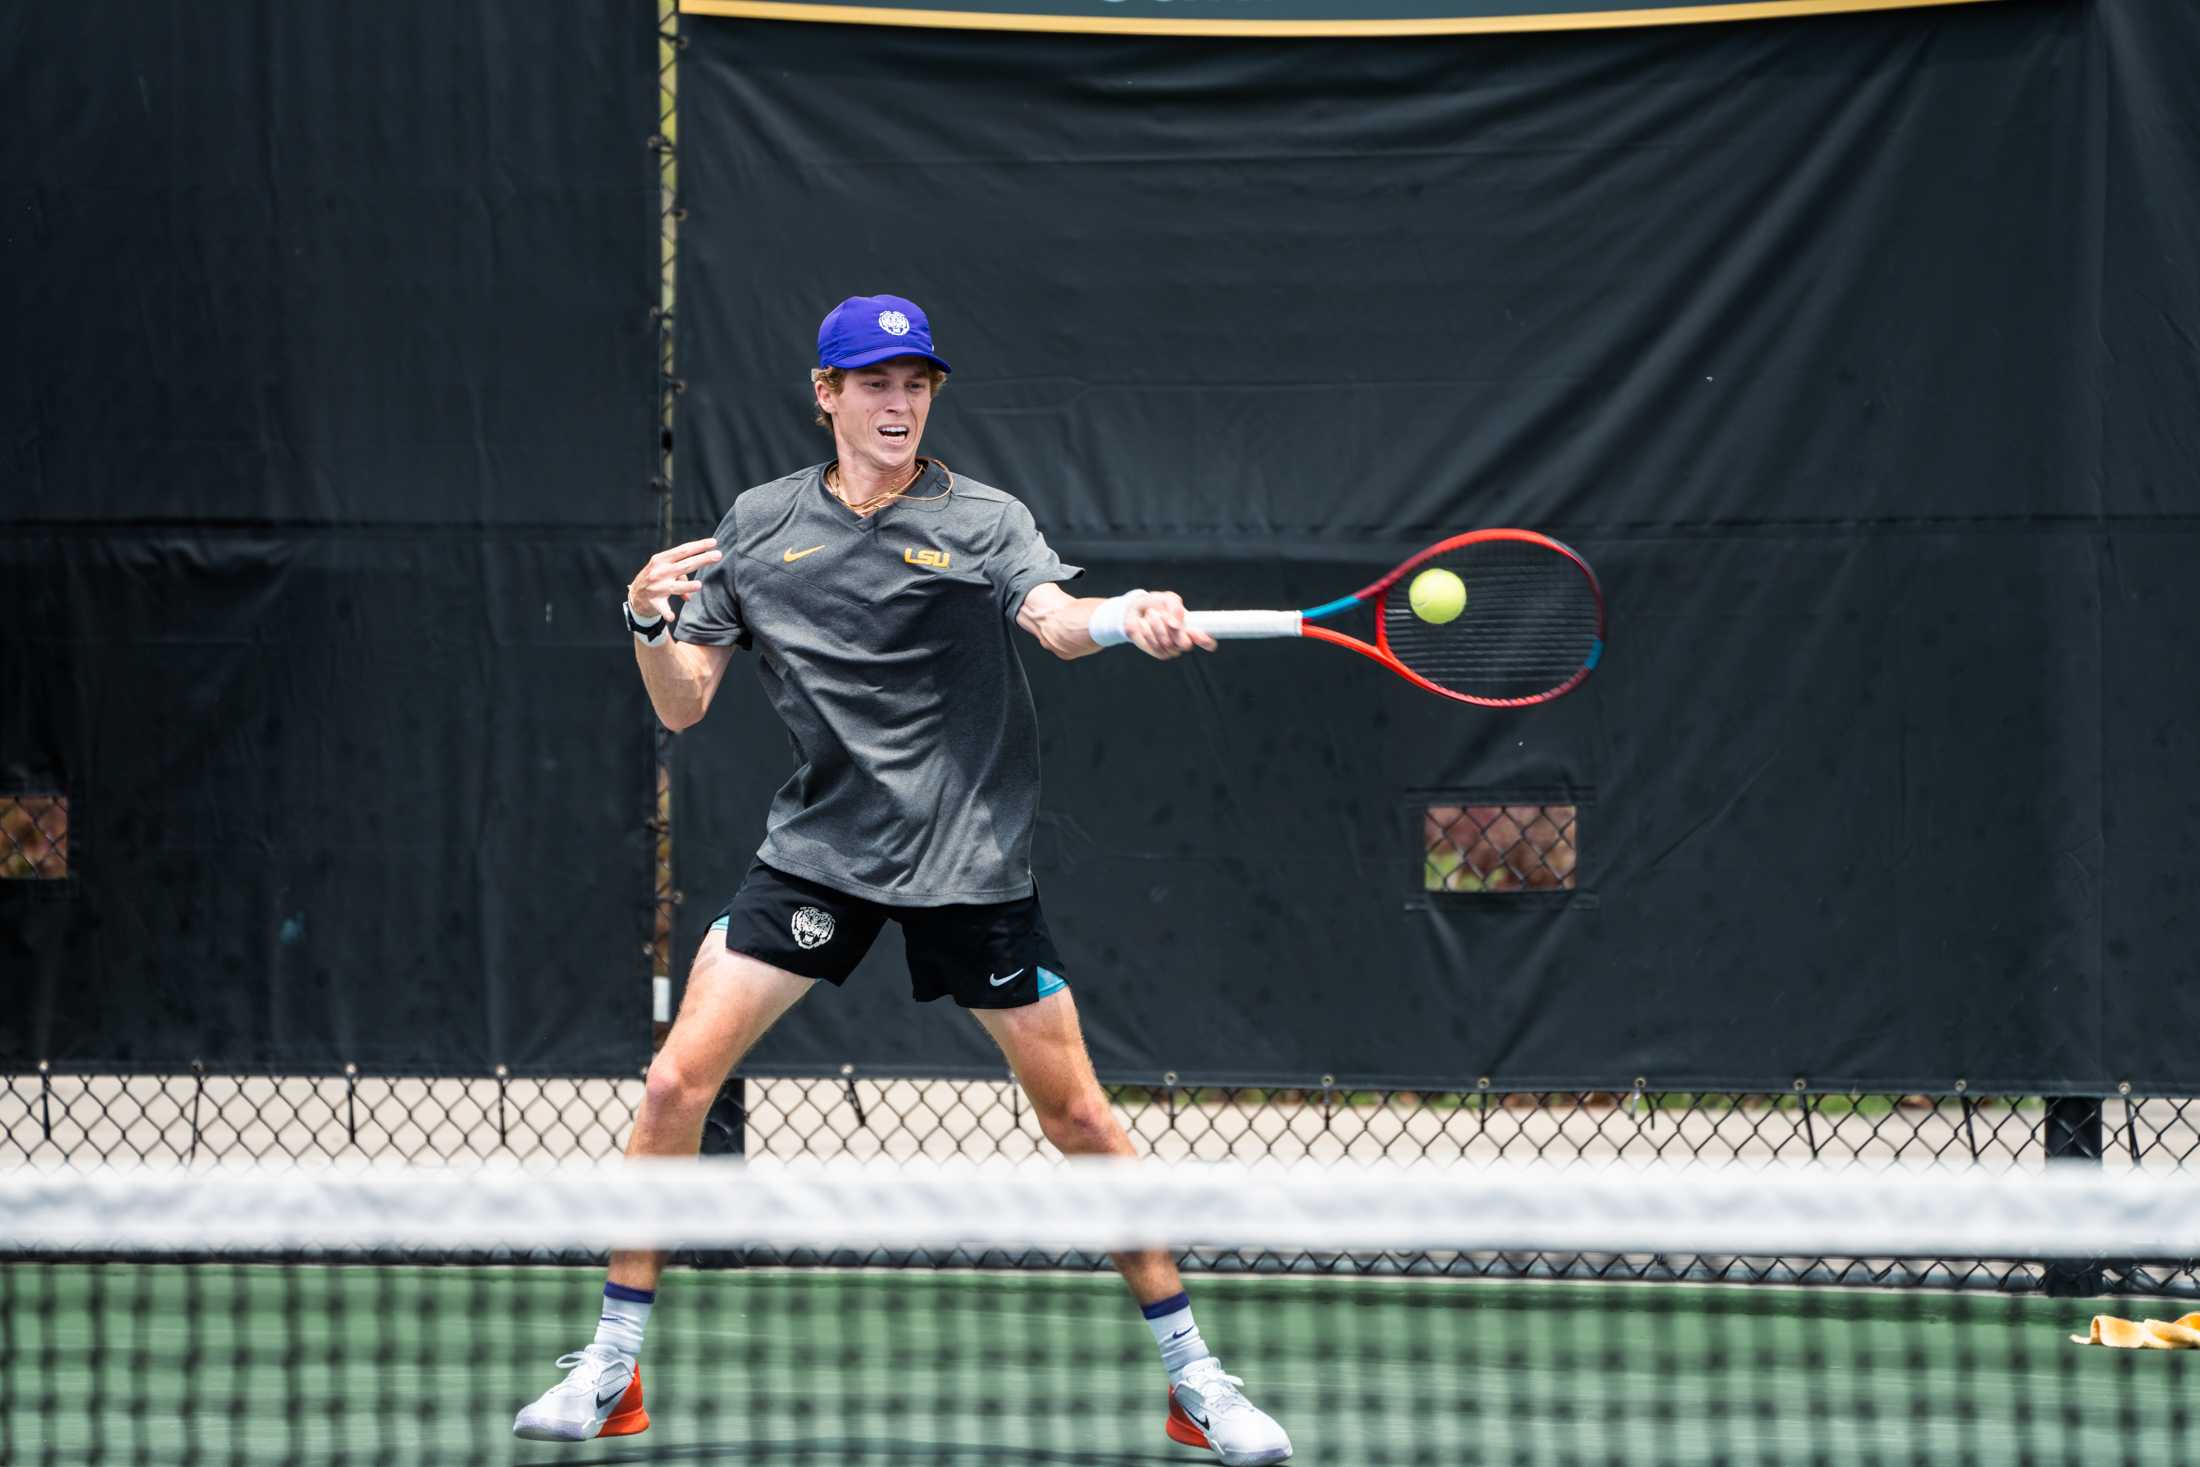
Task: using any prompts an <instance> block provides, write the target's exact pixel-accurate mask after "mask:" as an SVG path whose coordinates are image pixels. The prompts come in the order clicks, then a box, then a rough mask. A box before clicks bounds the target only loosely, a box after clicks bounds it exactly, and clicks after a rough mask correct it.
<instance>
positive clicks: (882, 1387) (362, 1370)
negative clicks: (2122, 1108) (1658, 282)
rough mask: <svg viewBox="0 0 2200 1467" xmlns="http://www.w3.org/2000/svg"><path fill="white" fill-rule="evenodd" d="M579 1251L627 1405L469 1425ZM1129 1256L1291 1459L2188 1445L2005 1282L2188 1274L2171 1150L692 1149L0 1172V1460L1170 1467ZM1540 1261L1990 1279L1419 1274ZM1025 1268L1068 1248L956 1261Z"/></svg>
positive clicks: (2136, 1377) (556, 1303)
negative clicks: (622, 1410)
mask: <svg viewBox="0 0 2200 1467" xmlns="http://www.w3.org/2000/svg"><path fill="white" fill-rule="evenodd" d="M611 1246H626V1247H663V1248H670V1249H674V1250H677V1251H679V1252H681V1253H683V1254H688V1255H693V1256H697V1257H700V1258H701V1259H702V1260H704V1261H706V1262H708V1263H711V1264H714V1265H718V1266H714V1267H702V1268H689V1269H683V1270H678V1271H675V1272H674V1273H672V1274H670V1275H668V1277H667V1279H666V1282H665V1285H664V1288H663V1291H662V1294H661V1296H660V1301H659V1305H658V1308H657V1310H656V1313H655V1316H654V1318H653V1319H652V1320H651V1322H650V1325H649V1339H648V1343H647V1346H646V1348H645V1350H644V1352H643V1357H642V1368H643V1374H644V1379H645V1384H646V1402H647V1409H648V1412H649V1415H650V1417H651V1421H652V1424H651V1427H650V1429H649V1431H648V1432H647V1433H646V1434H643V1435H639V1436H630V1437H622V1438H618V1439H616V1440H610V1439H603V1440H598V1441H594V1442H588V1443H580V1444H572V1445H545V1444H538V1443H530V1442H519V1441H515V1440H513V1439H512V1437H511V1435H510V1427H511V1422H512V1417H513V1415H514V1413H515V1412H516V1411H517V1409H518V1408H519V1407H520V1406H522V1405H524V1404H525V1403H526V1402H527V1401H529V1400H530V1399H532V1398H533V1397H534V1396H536V1395H537V1394H539V1393H540V1392H541V1391H543V1390H544V1389H546V1388H547V1387H548V1386H550V1385H551V1384H553V1383H555V1381H556V1380H557V1379H558V1377H559V1375H560V1374H561V1373H562V1372H560V1371H559V1370H558V1369H557V1368H556V1366H555V1365H554V1363H553V1362H554V1361H555V1360H556V1359H557V1358H558V1357H559V1356H560V1355H561V1354H562V1353H563V1352H566V1351H571V1350H577V1349H578V1348H580V1346H581V1345H582V1344H583V1343H585V1342H586V1341H587V1339H588V1338H589V1336H590V1334H591V1333H592V1331H593V1328H594V1323H595V1314H596V1305H597V1301H598V1298H599V1295H600V1288H599V1285H600V1282H601V1268H600V1263H599V1262H598V1260H600V1258H601V1256H602V1254H603V1251H604V1250H605V1249H607V1248H608V1247H611ZM1142 1246H1167V1247H1170V1248H1171V1249H1173V1250H1175V1251H1177V1252H1178V1253H1179V1255H1180V1256H1181V1257H1183V1258H1184V1259H1185V1260H1187V1261H1190V1262H1194V1263H1205V1264H1213V1263H1214V1262H1216V1261H1217V1260H1223V1259H1229V1260H1236V1261H1237V1263H1238V1264H1239V1265H1240V1266H1239V1267H1237V1268H1236V1269H1235V1270H1233V1271H1218V1270H1215V1269H1212V1268H1209V1269H1208V1270H1206V1271H1203V1272H1201V1273H1199V1274H1197V1275H1195V1276H1194V1277H1193V1278H1192V1282H1191V1293H1192V1300H1193V1307H1194V1309H1195V1311H1196V1314H1197V1318H1198V1321H1199V1324H1200V1327H1201V1330H1202V1333H1203V1335H1204V1337H1205V1339H1206V1340H1207V1342H1208V1343H1209V1344H1210V1345H1212V1346H1213V1347H1214V1349H1215V1350H1216V1352H1217V1354H1218V1355H1219V1356H1220V1357H1221V1359H1222V1361H1223V1363H1224V1365H1225V1366H1226V1367H1227V1368H1228V1370H1230V1371H1231V1372H1232V1373H1233V1374H1236V1375H1238V1376H1240V1377H1242V1378H1243V1380H1244V1382H1245V1388H1246V1391H1247V1393H1248V1395H1250V1396H1251V1397H1252V1399H1253V1400H1254V1401H1255V1402H1256V1403H1257V1404H1259V1405H1260V1406H1261V1407H1263V1408H1264V1409H1266V1410H1267V1411H1269V1412H1271V1413H1272V1414H1273V1415H1274V1416H1275V1417H1276V1418H1277V1419H1278V1420H1279V1421H1281V1422H1282V1423H1283V1425H1284V1426H1285V1427H1286V1429H1288V1431H1289V1432H1290V1434H1291V1436H1292V1439H1293V1442H1294V1445H1295V1447H1296V1453H1295V1455H1294V1457H1293V1458H1292V1460H1294V1461H1296V1462H1300V1463H1307V1464H1317V1463H1318V1464H1370V1467H1381V1464H1392V1463H1426V1464H1437V1463H1442V1464H1453V1463H1478V1462H1490V1463H1499V1462H1502V1463H1529V1464H1551V1467H1558V1464H1589V1463H1603V1462H1630V1463H1632V1462H1654V1463H1735V1464H1740V1463H1774V1462H1778V1463H1781V1464H1783V1467H1785V1464H1792V1463H1798V1462H1801V1463H1851V1462H1854V1463H1897V1462H1899V1463H1910V1462H1928V1461H1929V1462H1931V1463H1933V1464H1935V1467H1943V1464H1949V1463H1970V1462H1976V1463H1989V1462H1991V1463H1996V1464H2001V1463H2009V1462H2038V1463H2053V1462H2071V1463H2076V1462H2080V1461H2083V1462H2085V1463H2087V1464H2088V1467H2097V1464H2102V1463H2112V1462H2130V1463H2138V1462H2146V1463H2149V1464H2159V1463H2162V1462H2174V1461H2191V1460H2194V1459H2195V1454H2196V1449H2200V1430H2196V1429H2195V1426H2194V1421H2193V1411H2192V1405H2191V1402H2192V1401H2193V1399H2194V1397H2195V1393H2196V1388H2200V1374H2193V1371H2195V1370H2196V1369H2200V1363H2196V1362H2200V1356H2195V1355H2188V1354H2183V1353H2178V1352H2176V1351H2172V1350H2146V1351H2120V1350H2110V1349H2101V1348H2090V1347H2081V1346H2079V1345H2077V1344H2075V1343H2073V1342H2072V1341H2071V1339H2070V1338H2069V1337H2070V1336H2071V1335H2073V1334H2086V1333H2087V1332H2088V1330H2089V1323H2090V1318H2091V1316H2092V1315H2094V1314H2096V1313H2114V1314H2119V1315H2130V1314H2138V1315H2153V1316H2159V1317H2169V1316H2174V1315H2177V1314H2179V1313H2181V1312H2182V1310H2181V1309H2180V1308H2179V1307H2177V1306H2167V1305H2161V1306H2157V1305H2153V1304H2151V1302H2150V1301H2147V1300H2135V1299H2131V1298H2120V1299H2118V1300H2117V1301H2115V1303H2114V1304H2113V1305H2097V1304H2094V1303H2090V1302H2088V1301H2087V1300H2084V1299H2069V1298H2056V1297H2049V1296H2048V1295H2047V1294H2046V1293H2045V1292H2044V1291H2043V1285H2044V1284H2045V1283H2046V1282H2047V1281H2049V1280H2051V1279H2053V1278H2055V1277H2064V1278H2068V1277H2080V1278H2082V1277H2085V1276H2087V1275H2086V1269H2088V1268H2092V1267H2097V1266H2099V1265H2100V1264H2102V1263H2103V1262H2104V1261H2113V1262H2115V1263H2117V1264H2118V1265H2120V1266H2121V1265H2129V1264H2132V1263H2134V1262H2144V1261H2155V1262H2159V1263H2164V1264H2171V1265H2181V1264H2185V1263H2187V1262H2188V1261H2189V1260H2191V1259H2193V1258H2195V1257H2200V1184H2196V1183H2194V1182H2189V1181H2181V1180H2179V1179H2177V1178H2175V1177H2171V1178H2155V1177H2143V1176H2138V1175H2125V1176H2114V1175H2104V1174H2102V1173H2100V1172H2099V1171H2097V1170H2077V1171H2071V1172H2056V1171H2051V1172H2048V1173H2045V1174H2037V1173H2035V1174H2030V1175H2017V1176H2012V1175H2006V1174H2004V1175H1999V1176H1993V1177H1988V1176H1981V1175H1977V1174H1970V1173H1947V1172H1931V1173H1896V1174H1885V1175H1879V1176H1873V1177H1859V1176H1856V1175H1853V1174H1847V1175H1833V1174H1825V1173H1811V1172H1785V1171H1772V1172H1750V1173H1737V1172H1726V1171H1692V1172H1681V1173H1666V1172H1640V1171H1588V1170H1569V1171H1565V1172H1558V1173H1551V1172H1542V1171H1536V1170H1532V1169H1499V1170H1494V1171H1476V1172H1466V1171H1459V1172H1442V1173H1430V1172H1405V1171H1350V1172H1315V1173H1310V1172H1306V1171H1303V1170H1283V1171H1263V1170H1259V1169H1225V1170H1209V1169H1204V1168H1187V1167H1175V1168H1169V1169H1161V1170H1157V1169H1153V1168H1149V1167H1143V1166H1112V1165H1111V1166H1070V1167H1054V1168H1043V1169H1033V1168H1015V1169H1009V1170H1002V1169H998V1168H985V1167H964V1168H953V1169H942V1170H930V1169H906V1170H895V1171H887V1172H881V1171H878V1170H875V1169H861V1168H858V1169H846V1168H818V1169H812V1170H795V1169H785V1170H772V1169H766V1168H760V1167H742V1166H740V1165H738V1164H704V1165H687V1166H676V1167H623V1168H591V1169H582V1170H573V1169H560V1170H556V1171H550V1172H534V1171H456V1170H450V1171H444V1170H407V1171H379V1170H375V1171H364V1172H350V1173H337V1172H323V1173H315V1172H287V1173H273V1172H266V1173H263V1172H254V1171H218V1172H210V1173H190V1172H125V1173H116V1174H99V1175H92V1176H77V1175H50V1174H34V1173H25V1172H17V1173H12V1174H0V1462H5V1463H9V1464H29V1463H72V1464H73V1463H200V1462H204V1463H238V1464H246V1463H249V1464H260V1463H269V1464H272V1463H338V1462H346V1463H364V1462H377V1463H382V1462H437V1463H440V1462H453V1463H457V1462H465V1463H482V1462H522V1463H524V1462H546V1463H547V1462H564V1463H569V1464H574V1467H579V1464H583V1463H586V1464H590V1467H595V1464H603V1463H623V1462H649V1461H666V1462H715V1461H726V1462H825V1461H831V1462H836V1463H845V1462H854V1463H882V1464H883V1463H895V1464H905V1463H915V1464H946V1463H985V1464H999V1463H1012V1462H1033V1463H1151V1464H1159V1463H1165V1462H1168V1461H1185V1462H1196V1461H1199V1460H1202V1459H1203V1458H1204V1459H1205V1460H1213V1459H1212V1458H1211V1457H1208V1456H1206V1454H1204V1453H1202V1452H1199V1451H1197V1450H1194V1449H1189V1448H1184V1447H1180V1446H1175V1445H1172V1444H1171V1443H1170V1442H1169V1441H1167V1440H1166V1439H1165V1438H1164V1436H1163V1433H1162V1423H1163V1418H1164V1416H1165V1415H1166V1413H1167V1396H1166V1382H1165V1378H1164V1377H1163V1375H1162V1373H1161V1370H1160V1366H1159V1364H1158V1360H1157V1356H1156V1352H1155V1346H1154V1343H1153V1341H1152V1339H1151V1338H1150V1336H1149V1334H1148V1332H1147V1330H1146V1329H1145V1327H1144V1325H1143V1323H1142V1322H1141V1320H1140V1318H1139V1313H1138V1311H1137V1309H1136V1308H1135V1307H1133V1306H1132V1304H1131V1302H1130V1301H1129V1299H1128V1298H1127V1296H1126V1295H1125V1293H1124V1292H1123V1287H1122V1285H1121V1283H1120V1282H1119V1281H1117V1280H1116V1279H1115V1278H1113V1277H1112V1276H1111V1275H1109V1274H1108V1273H1107V1272H1105V1271H1104V1268H1103V1267H1102V1266H1100V1265H1099V1260H1100V1259H1101V1258H1102V1257H1103V1256H1104V1255H1105V1253H1106V1252H1107V1251H1108V1250H1111V1249H1120V1248H1131V1247H1142ZM1546 1253H1547V1254H1551V1255H1560V1254H1563V1255H1565V1256H1567V1257H1570V1258H1576V1259H1585V1260H1588V1265H1589V1269H1590V1272H1591V1273H1592V1274H1593V1272H1594V1270H1595V1267H1596V1264H1597V1261H1598V1260H1604V1261H1606V1262H1608V1263H1609V1265H1610V1268H1611V1271H1612V1273H1613V1274H1614V1275H1615V1276H1616V1277H1617V1276H1625V1277H1626V1278H1628V1279H1630V1280H1632V1279H1637V1278H1639V1277H1641V1276H1642V1275H1643V1274H1644V1272H1645V1269H1644V1268H1643V1266H1642V1265H1643V1262H1644V1260H1646V1259H1656V1258H1677V1257H1687V1258H1693V1259H1720V1258H1758V1259H1763V1258H1777V1257H1780V1256H1782V1255H1786V1256H1805V1255H1808V1256H1816V1257H1837V1258H1845V1259H1850V1260H1854V1262H1855V1268H1854V1270H1853V1271H1850V1272H1845V1273H1844V1274H1842V1275H1841V1276H1842V1277H1845V1278H1849V1279H1851V1280H1856V1279H1873V1278H1892V1277H1896V1276H1903V1277H1910V1278H1916V1277H1920V1276H1922V1275H1921V1274H1920V1273H1919V1272H1918V1270H1919V1269H1920V1268H1921V1267H1923V1264H1922V1263H1921V1262H1920V1261H1926V1260H1930V1261H1933V1266H1934V1267H1945V1265H1946V1261H1947V1260H1957V1259H1962V1260H1997V1261H1999V1265H1998V1266H1996V1267H1994V1268H1992V1269H1989V1270H1986V1271H1984V1272H1980V1271H1977V1270H1970V1269H1965V1270H1959V1271H1957V1272H1954V1273H1950V1274H1948V1275H1946V1276H1947V1277H1949V1278H1956V1277H1961V1278H1973V1279H1975V1278H1980V1277H1985V1278H1991V1279H1993V1280H1995V1281H1997V1283H1998V1285H1999V1287H1998V1288H1996V1289H1992V1290H1986V1289H1975V1288H1974V1289H1935V1288H1923V1287H1906V1288H1901V1289H1880V1288H1871V1287H1862V1288H1858V1287H1846V1288H1842V1287H1818V1288H1813V1287H1767V1286H1754V1287H1750V1286H1735V1285H1723V1286H1722V1285H1699V1284H1693V1283H1688V1282H1668V1283H1656V1284H1650V1283H1642V1282H1635V1281H1624V1282H1597V1281H1594V1280H1593V1278H1592V1279H1589V1280H1586V1281H1585V1280H1583V1279H1581V1278H1575V1279H1570V1280H1545V1281H1537V1280H1532V1279H1522V1278H1520V1277H1517V1275H1518V1274H1519V1273H1521V1272H1522V1271H1523V1270H1522V1269H1520V1268H1518V1267H1514V1268H1511V1269H1509V1270H1507V1271H1508V1272H1510V1273H1511V1274H1513V1275H1515V1276H1514V1277H1509V1278H1502V1279H1499V1278H1484V1277H1476V1276H1475V1271H1474V1270H1472V1269H1469V1270H1465V1271H1456V1270H1452V1269H1450V1268H1448V1267H1447V1264H1448V1263H1450V1262H1452V1261H1456V1260H1472V1259H1475V1258H1489V1257H1496V1256H1505V1257H1507V1258H1510V1259H1512V1260H1514V1262H1515V1263H1517V1262H1518V1261H1519V1260H1520V1259H1522V1258H1532V1257H1534V1256H1536V1255H1538V1254H1546ZM1065 1259H1068V1260H1085V1261H1086V1262H1088V1263H1090V1264H1092V1265H1093V1266H1091V1267H1066V1268H1065V1267H1060V1266H1052V1267H1042V1268H1033V1267H1021V1268H1009V1267H1001V1266H998V1265H1004V1264H1010V1263H1018V1262H1021V1263H1027V1264H1028V1263H1030V1262H1033V1261H1043V1262H1046V1263H1049V1264H1053V1265H1059V1264H1060V1263H1061V1262H1062V1261H1063V1260H1065ZM1905 1261H1907V1262H1905ZM2058 1265H2060V1266H2062V1268H2063V1272H2061V1273H2060V1274H2058V1273H2057V1271H2056V1270H2057V1266H2058ZM2072 1265H2076V1267H2075V1269H2074V1270H2073V1268H2072V1267H2071V1266H2072ZM1905 1269H1907V1270H1908V1272H1907V1273H1905V1272H1904V1270H1905ZM2179 1339H2180V1337H2179V1336H2178V1335H2177V1334H2176V1333H2175V1332H2174V1331H2164V1332H2162V1333H2161V1334H2160V1335H2159V1337H2158V1338H2157V1339H2156V1343H2163V1344H2174V1343H2178V1342H2179ZM2193 1339H2194V1340H2195V1341H2196V1342H2200V1331H2196V1332H2194V1333H2193Z"/></svg>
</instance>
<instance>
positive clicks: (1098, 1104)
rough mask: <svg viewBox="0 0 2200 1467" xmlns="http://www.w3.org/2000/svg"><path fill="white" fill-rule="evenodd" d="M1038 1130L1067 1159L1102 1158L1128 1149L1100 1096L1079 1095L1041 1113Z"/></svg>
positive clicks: (1111, 1112)
mask: <svg viewBox="0 0 2200 1467" xmlns="http://www.w3.org/2000/svg"><path fill="white" fill-rule="evenodd" d="M1040 1128H1041V1129H1042V1130H1044V1131H1045V1132H1046V1138H1047V1139H1048V1140H1049V1141H1052V1142H1053V1143H1054V1145H1055V1147H1056V1148H1057V1149H1058V1150H1060V1151H1061V1152H1062V1153H1063V1154H1064V1155H1067V1156H1103V1155H1106V1154H1108V1153H1111V1152H1128V1151H1129V1149H1130V1147H1129V1145H1128V1143H1127V1142H1125V1141H1124V1139H1123V1132H1122V1130H1121V1128H1120V1127H1118V1126H1117V1125H1116V1124H1115V1113H1114V1112H1113V1111H1112V1110H1110V1109H1109V1108H1108V1102H1107V1099H1106V1098H1105V1097H1104V1096H1100V1095H1089V1096H1081V1097H1079V1098H1078V1099H1075V1100H1072V1101H1070V1102H1069V1103H1068V1104H1067V1105H1063V1106H1059V1107H1056V1108H1055V1109H1054V1110H1052V1111H1049V1112H1045V1113H1042V1114H1041V1116H1040Z"/></svg>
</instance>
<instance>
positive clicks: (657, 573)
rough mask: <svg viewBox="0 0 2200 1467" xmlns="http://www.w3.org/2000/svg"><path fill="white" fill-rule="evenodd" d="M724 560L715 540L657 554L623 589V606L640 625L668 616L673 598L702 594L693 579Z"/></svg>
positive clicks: (688, 543) (698, 585) (674, 548)
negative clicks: (706, 567)
mask: <svg viewBox="0 0 2200 1467" xmlns="http://www.w3.org/2000/svg"><path fill="white" fill-rule="evenodd" d="M724 558H725V557H724V556H723V555H721V554H720V553H719V550H718V542H717V541H716V540H690V541H688V542H687V544H685V545H675V546H673V547H672V548H671V549H670V550H660V551H658V552H657V553H656V554H655V555H652V556H651V557H650V558H649V564H647V565H645V566H643V567H642V572H641V574H640V575H638V576H636V577H635V578H634V581H633V583H632V584H631V585H629V586H628V587H627V588H626V604H627V605H629V606H631V607H633V608H634V615H635V617H636V618H637V619H639V620H641V621H654V620H656V619H658V618H660V617H666V616H670V615H672V598H673V597H675V596H693V595H694V594H695V593H696V592H697V591H700V590H702V589H703V583H702V582H701V581H699V580H697V579H696V577H697V576H699V575H701V574H702V572H703V568H704V567H705V566H710V565H716V564H717V563H718V562H719V561H720V560H722V559H724Z"/></svg>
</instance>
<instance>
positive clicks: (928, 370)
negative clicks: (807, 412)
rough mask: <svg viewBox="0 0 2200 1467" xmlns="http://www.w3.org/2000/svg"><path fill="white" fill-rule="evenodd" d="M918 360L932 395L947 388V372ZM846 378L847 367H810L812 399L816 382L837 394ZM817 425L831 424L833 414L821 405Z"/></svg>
mask: <svg viewBox="0 0 2200 1467" xmlns="http://www.w3.org/2000/svg"><path fill="white" fill-rule="evenodd" d="M889 360H891V359H889ZM918 360H919V361H922V362H923V363H924V375H925V376H926V377H927V378H928V379H930V381H931V383H932V395H933V396H934V397H938V396H939V395H940V394H941V393H942V392H945V391H946V390H947V373H946V372H944V371H942V370H941V369H940V367H939V365H938V364H937V363H936V362H933V361H931V360H929V359H927V358H924V357H919V358H918ZM847 380H848V369H847V368H846V367H812V368H810V387H811V396H812V398H813V400H814V398H815V396H816V387H817V384H818V383H820V382H822V383H824V384H825V385H826V386H827V387H828V388H830V389H832V391H833V393H834V394H835V395H836V396H837V395H838V394H839V392H840V389H841V384H843V383H845V382H846V381H847ZM817 426H819V427H820V428H825V429H830V428H831V427H832V426H833V415H832V414H831V413H828V412H827V411H825V409H824V408H822V407H820V408H819V409H818V410H817Z"/></svg>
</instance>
